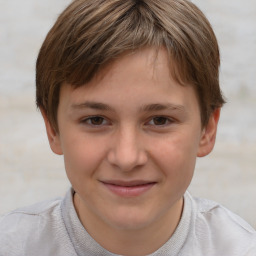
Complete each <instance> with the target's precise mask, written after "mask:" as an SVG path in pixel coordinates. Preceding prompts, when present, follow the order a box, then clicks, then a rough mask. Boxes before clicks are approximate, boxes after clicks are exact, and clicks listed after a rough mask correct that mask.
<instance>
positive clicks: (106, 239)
mask: <svg viewBox="0 0 256 256" xmlns="http://www.w3.org/2000/svg"><path fill="white" fill-rule="evenodd" d="M219 114H220V110H219V109H217V110H215V111H214V112H213V114H212V115H211V117H210V119H209V123H208V124H207V126H206V127H203V128H202V126H201V120H200V109H199V104H198V101H197V97H196V94H195V91H194V89H193V88H192V86H189V85H188V86H181V85H180V84H178V83H177V82H176V81H175V80H174V79H173V78H172V76H171V74H170V70H169V63H168V58H167V54H166V51H165V50H164V49H162V50H160V51H159V52H158V53H157V55H156V51H155V50H154V49H152V48H146V49H142V50H139V51H137V52H135V53H132V54H127V55H123V56H121V57H120V58H119V59H118V60H116V61H115V62H114V63H112V64H110V65H109V66H108V67H106V68H105V69H104V70H102V71H101V72H100V73H99V75H97V76H95V77H94V78H93V79H92V80H91V81H90V82H89V83H88V84H86V85H85V86H82V87H79V88H77V89H74V88H72V87H71V86H70V85H68V84H64V85H63V86H62V88H61V91H60V102H59V107H58V127H59V132H58V133H56V132H55V131H54V129H53V128H52V126H51V124H50V123H49V121H48V119H47V117H46V115H45V114H44V112H43V116H44V120H45V124H46V129H47V134H48V138H49V142H50V146H51V148H52V150H53V152H55V153H56V154H63V155H64V160H65V167H66V172H67V176H68V178H69V180H70V182H71V184H72V186H73V188H74V190H75V191H76V193H75V195H74V205H75V208H76V211H77V213H78V216H79V218H80V220H81V223H82V224H83V226H84V227H85V228H86V230H87V231H88V232H89V234H90V235H91V236H92V237H93V238H94V239H95V240H96V241H97V242H98V243H99V244H101V245H102V246H103V247H104V248H106V249H107V250H109V251H111V252H113V253H117V254H123V255H145V254H149V253H152V252H154V251H155V250H157V249H158V248H159V247H161V246H162V245H163V244H164V243H165V242H166V241H167V240H168V239H169V238H170V237H171V235H172V234H173V232H174V231H175V229H176V227H177V225H178V223H179V220H180V217H181V214H182V208H183V195H184V193H185V191H186V189H187V187H188V186H189V184H190V182H191V179H192V176H193V172H194V168H195V162H196V158H197V157H198V156H199V157H201V156H205V155H207V154H208V153H210V152H211V150H212V148H213V146H214V143H215V136H216V130H217V123H218V119H219Z"/></svg>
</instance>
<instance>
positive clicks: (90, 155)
mask: <svg viewBox="0 0 256 256" xmlns="http://www.w3.org/2000/svg"><path fill="white" fill-rule="evenodd" d="M101 145H102V144H101V143H97V140H94V139H92V138H86V137H85V136H84V137H83V136H78V137H72V139H70V140H66V141H65V142H64V143H63V151H64V162H65V167H66V172H67V175H68V177H69V179H70V181H71V183H72V182H81V181H83V182H85V180H84V178H85V177H88V176H90V177H91V176H93V175H94V174H95V172H96V170H97V168H98V167H99V165H100V164H101V163H102V161H103V159H104V155H105V153H104V152H105V149H104V147H103V146H101Z"/></svg>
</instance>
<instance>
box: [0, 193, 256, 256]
mask: <svg viewBox="0 0 256 256" xmlns="http://www.w3.org/2000/svg"><path fill="white" fill-rule="evenodd" d="M73 193H74V192H73V190H72V189H70V191H68V193H67V194H66V196H65V198H63V199H60V198H59V199H54V200H51V201H47V202H42V203H38V204H36V205H33V206H30V207H26V208H22V209H18V210H15V211H13V212H11V213H9V214H7V215H5V216H3V217H1V219H0V256H86V255H90V256H99V255H106V256H115V255H116V254H113V253H111V252H109V251H107V250H105V249H104V248H103V247H101V246H100V245H99V244H98V243H97V242H96V241H95V240H94V239H93V238H92V237H91V236H90V235H89V234H88V233H87V232H86V230H85V229H84V227H83V226H82V224H81V222H80V220H79V219H78V216H77V214H76V211H75V208H74V205H73ZM160 255H163V256H256V231H255V230H254V229H253V228H252V227H251V226H250V225H249V224H247V223H246V222H245V221H244V220H242V219H241V218H240V217H238V216H237V215H235V214H234V213H232V212H230V211H229V210H227V209H226V208H224V207H223V206H221V205H219V204H217V203H215V202H212V201H209V200H205V199H198V198H193V197H192V196H191V195H190V194H189V193H188V192H186V193H185V195H184V209H183V213H182V217H181V220H180V223H179V225H178V227H177V229H176V230H175V232H174V234H173V236H172V237H171V238H170V239H169V240H168V241H167V242H166V243H165V244H164V245H163V246H162V247H161V248H159V249H158V250H157V251H156V252H154V253H152V254H151V256H160Z"/></svg>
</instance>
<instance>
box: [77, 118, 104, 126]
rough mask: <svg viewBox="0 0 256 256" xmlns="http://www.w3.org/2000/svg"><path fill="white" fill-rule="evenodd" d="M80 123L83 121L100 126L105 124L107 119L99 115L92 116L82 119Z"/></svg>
mask: <svg viewBox="0 0 256 256" xmlns="http://www.w3.org/2000/svg"><path fill="white" fill-rule="evenodd" d="M82 123H85V124H88V125H91V126H101V125H107V124H108V121H107V120H106V119H105V118H104V117H101V116H92V117H88V118H86V119H84V120H82Z"/></svg>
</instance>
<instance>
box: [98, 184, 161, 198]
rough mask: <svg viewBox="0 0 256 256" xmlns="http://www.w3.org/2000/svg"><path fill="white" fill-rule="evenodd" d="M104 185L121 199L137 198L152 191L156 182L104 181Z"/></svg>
mask: <svg viewBox="0 0 256 256" xmlns="http://www.w3.org/2000/svg"><path fill="white" fill-rule="evenodd" d="M102 184H103V185H104V186H105V187H106V188H107V189H108V190H109V191H111V192H112V193H114V194H116V195H118V196H121V197H136V196H140V195H142V194H144V193H146V192H147V191H148V190H150V189H151V188H152V187H153V186H154V185H156V182H152V181H143V180H134V181H120V180H118V181H117V180H113V181H103V182H102Z"/></svg>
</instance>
